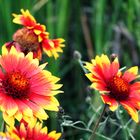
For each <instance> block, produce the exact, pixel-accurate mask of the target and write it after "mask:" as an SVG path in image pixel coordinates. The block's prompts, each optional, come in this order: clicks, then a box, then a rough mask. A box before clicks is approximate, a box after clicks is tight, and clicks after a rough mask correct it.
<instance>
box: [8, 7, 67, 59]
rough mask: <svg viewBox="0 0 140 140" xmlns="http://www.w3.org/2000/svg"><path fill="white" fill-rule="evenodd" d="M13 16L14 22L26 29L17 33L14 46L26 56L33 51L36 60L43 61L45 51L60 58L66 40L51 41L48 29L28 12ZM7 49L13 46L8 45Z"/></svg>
mask: <svg viewBox="0 0 140 140" xmlns="http://www.w3.org/2000/svg"><path fill="white" fill-rule="evenodd" d="M13 16H14V19H13V22H14V23H16V24H20V25H23V26H24V27H23V28H22V29H19V30H17V31H16V32H15V34H14V35H13V42H12V45H14V46H15V47H16V48H17V49H18V50H20V51H22V52H24V54H27V53H28V52H30V51H32V52H33V54H34V58H39V59H41V57H42V52H43V51H44V52H45V53H46V54H47V55H48V56H49V57H51V56H54V57H55V58H57V57H59V54H58V53H59V52H63V49H62V48H63V47H64V46H65V45H64V44H62V43H63V42H64V39H62V38H58V39H49V33H48V32H46V27H45V26H44V25H41V24H40V23H37V22H36V20H35V18H34V17H33V16H32V15H31V14H30V12H29V11H28V10H25V11H24V10H23V9H21V14H13ZM6 47H7V48H8V49H10V48H11V45H10V44H6Z"/></svg>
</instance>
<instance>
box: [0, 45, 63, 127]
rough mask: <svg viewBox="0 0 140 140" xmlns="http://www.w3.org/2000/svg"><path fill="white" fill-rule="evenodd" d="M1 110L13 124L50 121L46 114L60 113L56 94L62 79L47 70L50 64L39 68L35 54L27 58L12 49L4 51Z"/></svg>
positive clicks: (1, 77) (0, 82)
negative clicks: (45, 68) (47, 112)
mask: <svg viewBox="0 0 140 140" xmlns="http://www.w3.org/2000/svg"><path fill="white" fill-rule="evenodd" d="M0 66H1V69H0V91H1V92H0V109H1V111H2V112H3V118H4V120H5V121H6V122H7V123H8V124H9V125H14V119H15V118H16V119H17V120H18V121H20V120H21V119H24V120H26V121H27V122H29V121H35V120H36V118H38V119H40V120H46V119H47V118H48V115H47V114H46V112H45V111H44V109H46V110H51V111H58V110H59V109H58V106H59V103H58V101H57V99H56V98H55V97H54V95H56V94H58V93H61V92H62V91H60V90H57V89H59V88H60V87H61V86H62V85H61V84H56V82H57V81H59V78H57V77H55V76H53V75H52V74H51V73H50V72H49V71H47V70H43V69H44V67H45V66H46V64H42V65H40V66H39V60H38V59H33V53H32V52H30V53H28V54H27V55H26V56H25V55H24V54H23V53H21V52H17V50H16V49H15V48H14V47H12V48H11V49H10V51H8V50H7V49H6V48H5V47H3V48H2V56H0Z"/></svg>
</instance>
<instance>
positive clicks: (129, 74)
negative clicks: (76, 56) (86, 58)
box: [85, 54, 140, 122]
mask: <svg viewBox="0 0 140 140" xmlns="http://www.w3.org/2000/svg"><path fill="white" fill-rule="evenodd" d="M119 67H120V66H119V62H118V58H117V57H116V58H115V59H114V61H112V62H110V60H109V58H108V57H107V56H106V55H104V54H102V55H101V56H96V57H95V59H92V60H91V63H88V62H87V63H86V66H85V68H87V69H88V70H89V72H90V73H88V74H86V76H87V77H88V78H89V80H90V81H91V82H92V84H91V87H92V88H94V89H96V90H98V91H99V92H100V93H101V98H102V100H103V102H104V103H105V104H108V105H109V107H110V110H112V111H115V110H116V109H117V107H118V103H120V104H121V105H122V106H123V107H124V108H125V110H127V112H128V113H129V114H130V115H131V117H132V119H133V120H134V121H135V122H138V112H137V109H138V110H139V109H140V90H139V88H140V82H138V81H137V82H136V81H134V80H135V79H137V78H138V77H139V76H138V75H137V73H138V67H137V66H134V67H132V68H130V69H128V70H126V71H125V72H124V73H122V72H121V71H120V70H119Z"/></svg>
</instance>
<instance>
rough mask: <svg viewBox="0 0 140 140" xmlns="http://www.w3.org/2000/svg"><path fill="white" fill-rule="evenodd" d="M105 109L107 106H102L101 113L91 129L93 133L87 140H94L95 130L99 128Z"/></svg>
mask: <svg viewBox="0 0 140 140" xmlns="http://www.w3.org/2000/svg"><path fill="white" fill-rule="evenodd" d="M106 108H107V104H105V105H104V108H103V111H102V113H101V115H100V117H99V119H98V120H97V122H96V124H95V126H94V128H93V131H92V134H91V136H90V138H89V140H94V139H95V134H96V130H97V128H98V126H99V124H100V122H101V120H102V118H103V116H104V114H105V111H106Z"/></svg>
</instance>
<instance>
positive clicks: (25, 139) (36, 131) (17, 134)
mask: <svg viewBox="0 0 140 140" xmlns="http://www.w3.org/2000/svg"><path fill="white" fill-rule="evenodd" d="M60 136H61V133H56V131H51V132H50V133H48V130H47V127H44V128H42V124H41V123H38V122H37V123H36V124H35V125H32V124H31V123H30V124H27V125H26V124H25V123H20V126H19V127H7V132H5V133H3V132H0V137H2V138H3V139H2V140H58V139H59V138H60Z"/></svg>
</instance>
